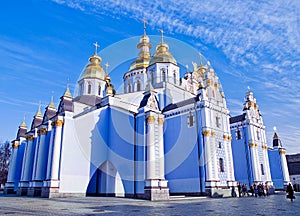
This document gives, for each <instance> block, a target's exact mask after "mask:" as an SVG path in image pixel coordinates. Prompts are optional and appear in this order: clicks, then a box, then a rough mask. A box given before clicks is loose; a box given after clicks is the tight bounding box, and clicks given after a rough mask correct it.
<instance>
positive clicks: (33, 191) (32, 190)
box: [27, 187, 42, 196]
mask: <svg viewBox="0 0 300 216" xmlns="http://www.w3.org/2000/svg"><path fill="white" fill-rule="evenodd" d="M41 193H42V188H41V187H29V188H28V190H27V196H41Z"/></svg>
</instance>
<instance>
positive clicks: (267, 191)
mask: <svg viewBox="0 0 300 216" xmlns="http://www.w3.org/2000/svg"><path fill="white" fill-rule="evenodd" d="M265 188H266V195H267V196H269V195H270V193H269V186H268V183H267V182H266V184H265Z"/></svg>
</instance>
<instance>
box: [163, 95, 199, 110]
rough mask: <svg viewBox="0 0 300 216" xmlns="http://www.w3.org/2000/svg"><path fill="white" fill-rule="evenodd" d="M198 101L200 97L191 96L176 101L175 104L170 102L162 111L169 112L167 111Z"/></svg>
mask: <svg viewBox="0 0 300 216" xmlns="http://www.w3.org/2000/svg"><path fill="white" fill-rule="evenodd" d="M197 101H199V99H198V97H193V98H190V99H187V100H184V101H180V102H178V103H174V104H173V103H172V104H169V105H168V106H166V107H165V108H164V109H163V111H162V112H167V111H170V110H173V109H177V108H179V107H184V106H186V105H189V104H193V103H195V102H197Z"/></svg>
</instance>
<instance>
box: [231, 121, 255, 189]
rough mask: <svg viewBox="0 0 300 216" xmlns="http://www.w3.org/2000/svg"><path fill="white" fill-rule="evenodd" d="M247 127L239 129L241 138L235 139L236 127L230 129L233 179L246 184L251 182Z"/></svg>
mask: <svg viewBox="0 0 300 216" xmlns="http://www.w3.org/2000/svg"><path fill="white" fill-rule="evenodd" d="M246 131H247V127H243V130H241V135H242V137H241V139H239V140H237V139H236V129H232V130H231V136H232V141H231V145H232V156H233V165H234V175H235V180H236V181H238V182H240V183H245V184H247V185H248V187H249V186H250V185H252V184H253V176H252V165H251V156H250V149H249V145H248V141H247V140H248V134H247V133H246Z"/></svg>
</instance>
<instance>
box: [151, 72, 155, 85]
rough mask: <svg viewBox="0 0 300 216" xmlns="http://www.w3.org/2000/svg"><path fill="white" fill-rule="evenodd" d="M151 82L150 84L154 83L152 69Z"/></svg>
mask: <svg viewBox="0 0 300 216" xmlns="http://www.w3.org/2000/svg"><path fill="white" fill-rule="evenodd" d="M151 83H152V85H154V72H153V71H152V72H151Z"/></svg>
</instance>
